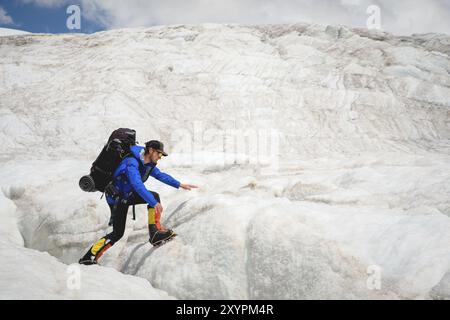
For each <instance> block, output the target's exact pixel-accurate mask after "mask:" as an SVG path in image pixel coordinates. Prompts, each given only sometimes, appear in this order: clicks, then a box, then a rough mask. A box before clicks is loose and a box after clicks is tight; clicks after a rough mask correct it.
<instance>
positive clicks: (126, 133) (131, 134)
mask: <svg viewBox="0 0 450 320" xmlns="http://www.w3.org/2000/svg"><path fill="white" fill-rule="evenodd" d="M113 140H119V141H117V142H119V143H125V144H127V145H129V146H132V145H135V144H136V130H133V129H128V128H119V129H116V130H114V131H113V132H112V133H111V135H110V136H109V139H108V143H109V142H111V141H113Z"/></svg>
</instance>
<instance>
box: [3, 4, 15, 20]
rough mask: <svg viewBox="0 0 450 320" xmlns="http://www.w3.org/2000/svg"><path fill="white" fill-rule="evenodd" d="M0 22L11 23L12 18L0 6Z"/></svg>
mask: <svg viewBox="0 0 450 320" xmlns="http://www.w3.org/2000/svg"><path fill="white" fill-rule="evenodd" d="M0 24H4V25H13V24H14V21H13V19H12V18H11V17H10V16H9V15H8V13H7V12H6V10H5V9H3V7H1V6H0Z"/></svg>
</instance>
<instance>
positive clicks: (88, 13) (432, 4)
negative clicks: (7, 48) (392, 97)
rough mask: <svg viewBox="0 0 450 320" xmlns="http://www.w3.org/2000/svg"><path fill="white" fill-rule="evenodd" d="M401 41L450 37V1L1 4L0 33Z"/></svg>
mask: <svg viewBox="0 0 450 320" xmlns="http://www.w3.org/2000/svg"><path fill="white" fill-rule="evenodd" d="M69 5H78V6H79V7H80V9H81V29H80V30H69V29H68V28H67V27H66V20H67V19H68V17H69V16H70V15H69V14H67V13H66V10H67V8H68V6H69ZM373 6H375V7H377V8H378V11H379V15H378V16H379V18H378V20H377V21H379V23H377V24H376V25H379V27H378V28H379V29H380V30H383V31H388V32H391V33H393V34H397V35H410V34H413V33H430V32H438V33H446V34H450V19H449V17H450V0H396V1H392V0H226V1H225V0H0V27H4V28H13V29H21V30H25V31H29V32H36V33H37V32H45V33H64V32H83V33H92V32H97V31H101V30H109V29H116V28H129V27H150V26H154V25H170V24H199V23H241V24H267V23H270V24H275V23H299V22H307V23H318V24H325V25H328V24H331V25H346V26H350V27H363V28H365V27H369V26H368V21H373V19H372V20H371V16H370V15H371V14H370V13H368V11H370V10H369V8H371V7H373Z"/></svg>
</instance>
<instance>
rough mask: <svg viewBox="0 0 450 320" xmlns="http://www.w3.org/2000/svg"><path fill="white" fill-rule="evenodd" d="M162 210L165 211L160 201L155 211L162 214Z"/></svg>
mask: <svg viewBox="0 0 450 320" xmlns="http://www.w3.org/2000/svg"><path fill="white" fill-rule="evenodd" d="M162 212H163V207H162V205H161V203H159V202H158V203H157V204H156V206H155V213H156V214H157V215H158V214H159V215H160V214H161V213H162Z"/></svg>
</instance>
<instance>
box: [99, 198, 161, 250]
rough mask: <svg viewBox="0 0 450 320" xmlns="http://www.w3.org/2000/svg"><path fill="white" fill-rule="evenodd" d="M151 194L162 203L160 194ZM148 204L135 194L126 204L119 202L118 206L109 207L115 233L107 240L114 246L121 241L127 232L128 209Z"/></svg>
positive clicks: (107, 237)
mask: <svg viewBox="0 0 450 320" xmlns="http://www.w3.org/2000/svg"><path fill="white" fill-rule="evenodd" d="M150 192H151V193H152V194H153V196H154V197H155V199H156V201H158V202H159V203H161V200H160V199H159V194H158V193H156V192H154V191H150ZM146 203H147V202H145V201H144V199H142V198H141V197H140V196H139V195H138V194H133V195H132V196H131V197H130V199H129V200H128V201H127V203H126V204H124V203H121V202H119V203H118V204H117V205H109V209H110V210H111V220H112V226H113V231H112V232H111V233H109V234H107V235H106V237H105V238H106V239H110V240H111V242H112V244H114V243H116V242H117V241H119V240H120V239H121V238H122V237H123V234H124V232H125V225H126V222H127V214H128V207H129V206H130V205H137V204H146ZM147 208H150V206H149V205H147ZM111 220H110V221H111Z"/></svg>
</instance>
